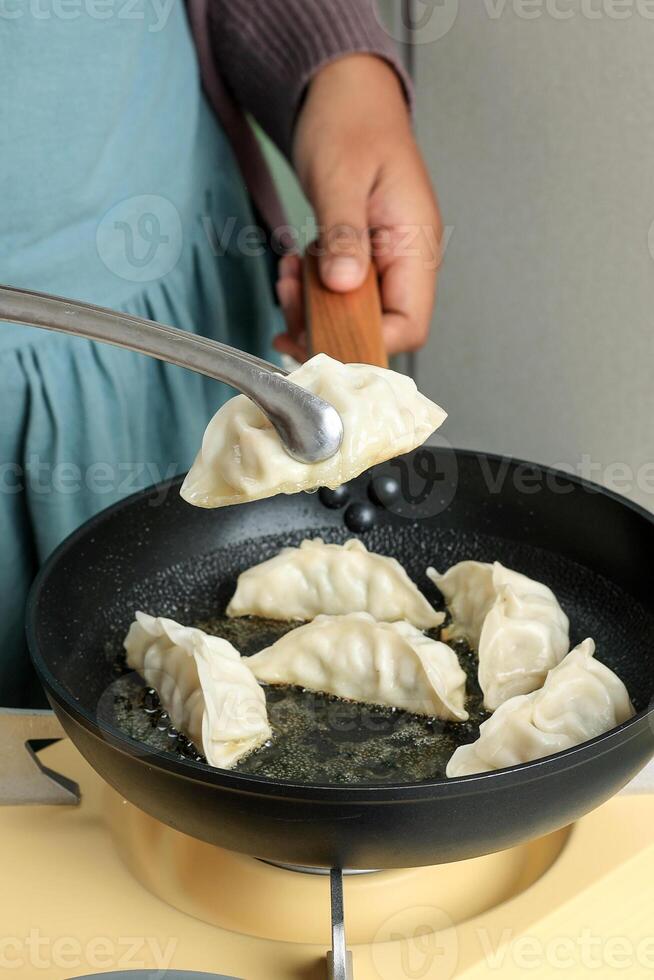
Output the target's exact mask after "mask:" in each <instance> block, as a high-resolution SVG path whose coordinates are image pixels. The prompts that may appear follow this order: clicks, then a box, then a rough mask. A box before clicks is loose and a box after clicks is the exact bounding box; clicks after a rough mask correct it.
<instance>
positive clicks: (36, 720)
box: [0, 708, 80, 806]
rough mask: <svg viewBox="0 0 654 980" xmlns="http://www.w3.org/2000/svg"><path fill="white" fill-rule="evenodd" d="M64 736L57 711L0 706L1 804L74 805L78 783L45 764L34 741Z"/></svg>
mask: <svg viewBox="0 0 654 980" xmlns="http://www.w3.org/2000/svg"><path fill="white" fill-rule="evenodd" d="M64 737H65V732H64V730H63V728H62V727H61V724H60V722H59V719H58V718H57V716H56V715H55V713H54V711H36V710H34V711H32V710H26V711H22V710H17V709H15V708H0V806H21V805H32V806H35V805H39V804H44V805H48V806H53V805H58V806H65V805H66V806H75V805H76V804H78V803H79V801H80V791H79V786H78V785H77V783H74V782H73V781H72V780H71V779H67V778H66V777H65V776H62V775H60V774H59V773H57V772H53V771H52V770H51V769H48V768H47V767H46V766H43V765H42V764H41V763H40V762H39V759H38V756H37V754H36V752H35V751H34V750H33V749H32V747H31V746H30V744H29V743H30V742H31V741H36V740H39V739H60V738H64Z"/></svg>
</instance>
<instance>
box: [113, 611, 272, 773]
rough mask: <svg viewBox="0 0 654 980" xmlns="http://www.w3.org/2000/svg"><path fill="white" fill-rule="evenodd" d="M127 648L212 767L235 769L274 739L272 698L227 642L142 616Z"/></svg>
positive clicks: (132, 629) (131, 659)
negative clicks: (269, 712) (268, 701)
mask: <svg viewBox="0 0 654 980" xmlns="http://www.w3.org/2000/svg"><path fill="white" fill-rule="evenodd" d="M124 646H125V650H126V652H127V663H128V665H129V666H130V667H132V668H133V670H137V671H138V672H139V674H141V676H142V677H144V678H145V680H146V682H147V683H148V684H149V685H150V686H151V687H153V688H154V689H155V690H156V691H157V693H158V695H159V698H160V700H161V704H162V705H163V707H164V708H165V710H166V711H167V712H168V714H169V715H170V718H171V721H172V723H173V725H174V726H175V728H177V729H179V731H181V732H183V733H184V734H185V735H187V736H188V737H189V738H190V739H191V740H192V741H193V742H194V744H195V745H196V746H197V748H198V749H200V750H201V751H202V752H203V753H204V755H205V756H206V759H207V762H208V763H209V765H212V766H217V767H218V768H219V769H231V768H232V767H233V766H234V765H236V763H237V762H238V761H239V759H242V758H243V757H244V756H246V755H248V754H249V753H250V752H252V751H253V750H254V749H257V748H259V746H261V745H263V743H264V742H266V741H267V740H268V739H269V738H270V737H271V734H272V733H271V730H270V725H269V724H268V715H267V711H266V696H265V694H264V692H263V690H262V688H261V687H260V686H259V684H258V683H257V680H256V678H255V677H254V675H253V674H252V672H251V670H250V669H249V667H248V666H247V660H246V658H242V657H241V656H240V654H239V653H238V650H235V649H234V647H233V646H232V645H231V643H228V642H227V640H223V639H220V638H219V637H217V636H210V635H209V634H207V633H204V632H203V631H202V630H200V629H195V628H193V627H189V626H180V624H179V623H176V622H175V621H174V620H172V619H164V618H163V617H161V616H157V617H155V616H148V615H147V614H146V613H142V612H137V613H136V618H135V620H134V622H133V623H132V625H131V626H130V628H129V632H128V634H127V637H126V638H125V642H124Z"/></svg>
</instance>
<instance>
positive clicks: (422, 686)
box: [249, 613, 468, 721]
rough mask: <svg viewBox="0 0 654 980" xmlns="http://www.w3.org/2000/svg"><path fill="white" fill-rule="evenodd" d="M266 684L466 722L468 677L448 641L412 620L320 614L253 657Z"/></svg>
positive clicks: (252, 665)
mask: <svg viewBox="0 0 654 980" xmlns="http://www.w3.org/2000/svg"><path fill="white" fill-rule="evenodd" d="M249 665H250V668H251V669H252V671H253V673H254V674H255V676H256V677H258V678H259V680H260V681H263V682H264V683H266V684H295V685H297V686H298V687H304V688H306V689H308V690H310V691H317V692H319V693H323V694H335V695H336V696H337V697H340V698H347V699H348V700H350V701H362V702H363V703H364V704H381V705H387V706H389V707H393V708H403V709H404V710H405V711H411V712H413V713H414V714H419V715H431V716H434V717H437V718H442V719H443V720H453V721H465V720H466V719H467V717H468V713H467V711H466V710H465V708H464V703H465V694H466V692H465V683H466V675H465V673H464V672H463V670H462V669H461V667H460V666H459V661H458V659H457V656H456V654H455V653H454V651H453V650H451V649H450V647H448V646H446V645H445V644H444V643H439V642H438V641H437V640H431V639H430V638H429V637H427V636H425V635H424V634H423V633H421V632H420V630H417V629H416V628H415V627H414V626H411V624H410V623H378V622H376V621H375V620H374V619H373V618H372V616H370V615H369V614H368V613H350V614H349V615H347V616H317V617H316V618H315V619H314V620H313V622H311V623H308V624H307V625H306V626H299V627H298V628H297V629H294V630H292V631H291V632H290V633H286V635H285V636H282V637H281V639H279V640H277V642H276V643H273V645H272V646H271V647H268V648H267V649H266V650H262V651H261V653H256V654H255V655H254V656H253V657H250V658H249Z"/></svg>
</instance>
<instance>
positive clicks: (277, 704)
mask: <svg viewBox="0 0 654 980" xmlns="http://www.w3.org/2000/svg"><path fill="white" fill-rule="evenodd" d="M197 625H198V626H199V627H200V628H201V629H203V630H205V632H207V633H213V634H215V635H216V636H222V637H224V638H225V639H227V640H229V641H230V642H231V643H233V645H234V646H235V647H236V648H237V649H238V650H240V651H241V653H243V654H244V655H249V654H252V653H256V652H257V651H258V650H261V649H263V648H264V647H265V646H269V645H270V644H271V643H274V642H275V640H277V639H278V638H279V637H280V636H282V635H283V634H284V633H286V632H288V630H290V629H292V628H293V627H294V626H296V625H297V623H281V622H277V621H272V620H262V619H256V618H254V617H245V618H242V619H228V618H226V617H217V618H212V619H210V620H206V621H203V622H200V623H198V624H197ZM438 633H439V631H438V630H433V631H431V632H430V634H429V635H431V636H433V637H434V638H438ZM453 646H454V648H455V649H456V652H457V655H458V657H459V662H460V664H461V666H462V668H463V669H464V670H465V672H466V674H467V677H468V682H467V691H468V698H467V701H466V708H467V710H468V712H469V714H470V718H469V720H468V721H467V722H463V723H461V722H457V723H453V722H442V721H440V720H439V719H437V718H426V717H424V716H419V715H412V714H409V713H407V712H406V711H400V710H395V709H392V708H382V707H377V706H373V705H364V704H359V703H355V702H352V701H344V700H341V699H340V698H335V697H331V696H329V695H325V694H315V693H313V692H311V691H305V690H302V689H301V688H297V687H291V686H286V685H283V686H282V685H275V686H268V687H265V688H264V690H265V693H266V702H267V706H268V719H269V721H270V725H271V728H272V730H273V737H272V739H271V740H270V741H269V742H268V743H266V744H265V745H264V746H262V747H261V748H260V749H257V750H256V751H255V752H253V753H251V754H250V755H249V756H247V757H246V758H244V759H242V760H241V761H240V762H239V763H238V765H237V766H236V769H237V770H238V771H240V772H244V773H255V774H257V775H260V776H268V777H270V778H271V779H279V780H290V781H292V782H301V783H340V784H343V783H389V782H419V781H421V780H430V779H438V778H441V777H443V776H444V775H445V767H446V765H447V762H448V760H449V758H450V756H451V755H452V753H453V752H454V750H455V749H456V748H457V747H458V746H459V745H463V744H465V743H466V742H471V741H473V740H474V739H475V738H476V736H477V731H478V727H479V725H480V723H481V722H482V721H484V719H485V718H486V717H488V716H487V713H486V712H484V710H483V707H482V696H481V691H480V690H479V685H478V683H477V661H476V657H475V655H474V653H473V652H472V650H471V649H470V647H469V646H468V645H467V644H466V643H465V642H464V641H456V642H455V643H454V644H453ZM117 669H118V670H120V666H118V668H117ZM114 714H115V720H116V721H117V722H118V724H119V726H120V728H122V729H123V730H124V731H126V732H127V733H128V734H129V735H131V736H132V737H133V738H136V739H138V740H139V741H141V742H144V743H145V744H146V745H148V746H150V747H151V748H154V749H158V750H163V751H169V752H173V753H177V754H178V755H181V756H182V757H184V758H190V759H194V760H196V761H202V758H203V757H202V755H201V754H200V753H199V751H198V749H197V748H196V746H194V745H193V744H192V743H191V742H189V740H188V739H186V738H185V737H184V736H183V735H180V734H179V733H177V732H176V731H175V730H174V729H173V728H172V726H171V723H170V719H169V718H168V716H167V714H166V713H165V712H164V711H162V709H161V706H160V704H159V700H158V698H157V695H156V693H155V692H154V691H152V690H151V689H148V688H146V687H144V686H143V685H142V683H141V682H140V681H139V680H138V678H137V677H136V675H134V674H133V673H131V674H125V675H124V676H122V677H120V679H119V681H118V682H117V684H116V686H115V687H114Z"/></svg>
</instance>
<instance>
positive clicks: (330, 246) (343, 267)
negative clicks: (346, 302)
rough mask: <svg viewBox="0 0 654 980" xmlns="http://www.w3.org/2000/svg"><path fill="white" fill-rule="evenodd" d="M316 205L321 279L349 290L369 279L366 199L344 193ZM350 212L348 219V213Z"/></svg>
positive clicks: (343, 291) (340, 289) (336, 288)
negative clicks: (322, 205)
mask: <svg viewBox="0 0 654 980" xmlns="http://www.w3.org/2000/svg"><path fill="white" fill-rule="evenodd" d="M335 198H336V194H332V197H331V200H330V202H329V203H328V204H326V205H325V206H324V207H322V208H321V207H320V206H319V205H318V206H317V207H316V217H317V219H318V227H319V230H320V234H319V252H318V264H319V268H320V278H321V279H322V281H323V284H324V285H325V286H327V288H328V289H333V290H334V291H335V292H338V293H347V292H349V291H350V290H351V289H357V288H358V287H359V286H361V285H362V284H363V282H364V281H365V278H366V275H367V274H368V265H369V262H370V238H369V235H368V224H367V220H366V208H365V201H361V200H357V201H354V200H352V199H349V200H346V201H344V200H343V198H342V196H339V197H338V200H335ZM346 215H347V219H346V218H345V216H346Z"/></svg>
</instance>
